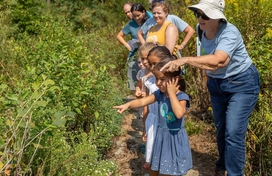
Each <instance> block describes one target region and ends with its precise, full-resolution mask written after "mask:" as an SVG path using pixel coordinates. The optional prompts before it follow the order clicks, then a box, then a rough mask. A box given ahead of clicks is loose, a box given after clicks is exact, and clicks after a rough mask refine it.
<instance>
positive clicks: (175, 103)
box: [167, 78, 187, 119]
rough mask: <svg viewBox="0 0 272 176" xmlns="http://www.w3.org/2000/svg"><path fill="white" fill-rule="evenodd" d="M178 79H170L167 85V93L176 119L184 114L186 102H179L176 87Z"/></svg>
mask: <svg viewBox="0 0 272 176" xmlns="http://www.w3.org/2000/svg"><path fill="white" fill-rule="evenodd" d="M178 80H179V78H172V79H171V80H169V81H168V83H167V93H168V96H169V98H170V102H171V107H172V110H173V113H174V115H175V116H176V118H178V119H181V118H182V117H183V116H184V115H185V113H186V103H187V102H186V100H181V101H179V100H178V98H177V95H176V94H177V92H179V85H178Z"/></svg>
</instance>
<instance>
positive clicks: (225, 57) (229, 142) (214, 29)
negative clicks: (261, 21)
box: [161, 0, 260, 176]
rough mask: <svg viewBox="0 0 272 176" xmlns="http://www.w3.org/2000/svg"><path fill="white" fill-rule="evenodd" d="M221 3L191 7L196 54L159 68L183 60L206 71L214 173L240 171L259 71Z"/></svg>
mask: <svg viewBox="0 0 272 176" xmlns="http://www.w3.org/2000/svg"><path fill="white" fill-rule="evenodd" d="M224 8H225V1H224V0H201V1H200V2H199V3H198V4H196V5H192V6H190V7H189V9H190V10H192V11H193V12H194V14H195V16H196V18H197V19H198V23H199V27H200V29H201V30H202V31H203V32H202V36H201V50H200V51H201V53H200V55H201V56H198V57H183V58H182V59H177V60H174V61H171V62H170V63H168V64H167V65H165V66H164V67H163V68H162V69H161V70H164V71H174V70H177V69H178V68H179V67H180V66H181V65H184V64H189V65H191V66H194V67H197V68H200V69H203V70H206V74H207V76H208V81H207V87H208V90H209V93H210V98H211V103H212V108H213V116H214V123H215V126H216V130H217V132H216V139H217V146H218V152H219V159H218V160H217V162H216V170H215V175H224V174H226V173H227V175H228V176H243V175H244V165H245V136H246V130H247V126H248V121H249V117H250V114H251V113H252V111H253V109H254V107H255V105H256V102H257V100H258V94H259V92H260V83H259V74H258V71H257V69H256V68H255V66H254V65H253V64H252V60H251V58H250V57H249V55H248V53H247V50H246V47H245V45H244V42H243V39H242V36H241V34H240V32H239V30H238V29H237V28H236V27H235V26H234V25H233V24H231V23H229V22H228V21H227V18H226V17H225V15H224V14H223V11H224Z"/></svg>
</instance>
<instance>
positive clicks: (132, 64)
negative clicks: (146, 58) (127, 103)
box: [127, 49, 140, 90]
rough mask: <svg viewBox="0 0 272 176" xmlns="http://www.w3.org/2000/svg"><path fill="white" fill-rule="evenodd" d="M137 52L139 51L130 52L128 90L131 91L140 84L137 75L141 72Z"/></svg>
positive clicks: (128, 59)
mask: <svg viewBox="0 0 272 176" xmlns="http://www.w3.org/2000/svg"><path fill="white" fill-rule="evenodd" d="M136 52H137V49H134V50H133V51H130V52H129V55H128V58H127V64H128V68H127V76H128V88H129V89H130V90H135V87H136V85H137V83H138V79H137V77H136V76H137V73H138V71H139V70H140V68H139V65H138V59H137V57H136V56H135V53H136Z"/></svg>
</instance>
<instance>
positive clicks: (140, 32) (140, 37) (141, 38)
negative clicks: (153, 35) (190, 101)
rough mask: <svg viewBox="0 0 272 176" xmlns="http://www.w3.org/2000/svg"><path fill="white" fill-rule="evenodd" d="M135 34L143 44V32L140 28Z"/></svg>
mask: <svg viewBox="0 0 272 176" xmlns="http://www.w3.org/2000/svg"><path fill="white" fill-rule="evenodd" d="M137 36H138V39H139V41H140V42H141V44H144V43H145V39H144V33H143V31H142V29H139V30H138V33H137Z"/></svg>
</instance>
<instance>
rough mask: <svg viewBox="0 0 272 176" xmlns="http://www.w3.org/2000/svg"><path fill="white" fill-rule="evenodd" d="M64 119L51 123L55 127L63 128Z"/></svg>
mask: <svg viewBox="0 0 272 176" xmlns="http://www.w3.org/2000/svg"><path fill="white" fill-rule="evenodd" d="M65 123H66V119H56V120H54V122H53V123H52V125H54V126H57V127H65Z"/></svg>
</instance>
